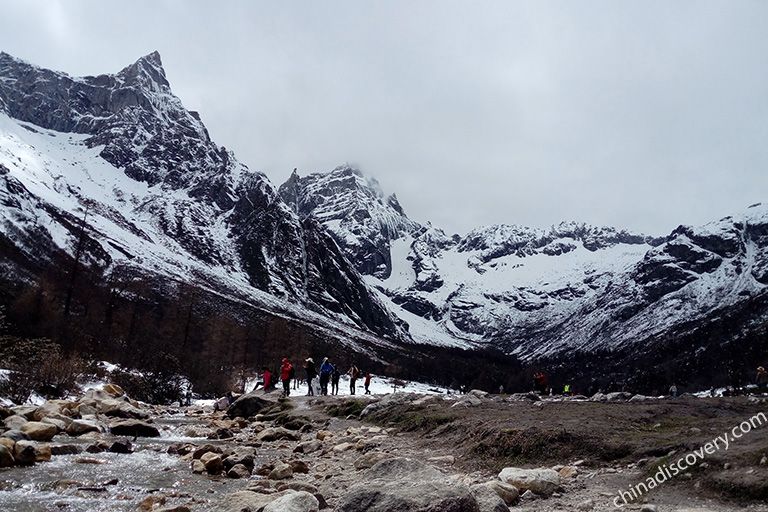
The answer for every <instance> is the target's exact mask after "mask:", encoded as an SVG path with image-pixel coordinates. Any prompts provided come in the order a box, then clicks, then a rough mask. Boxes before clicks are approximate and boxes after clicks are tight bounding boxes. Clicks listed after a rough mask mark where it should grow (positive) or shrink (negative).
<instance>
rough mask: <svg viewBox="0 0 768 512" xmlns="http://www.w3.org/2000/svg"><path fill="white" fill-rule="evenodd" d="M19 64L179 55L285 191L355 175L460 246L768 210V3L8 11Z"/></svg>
mask: <svg viewBox="0 0 768 512" xmlns="http://www.w3.org/2000/svg"><path fill="white" fill-rule="evenodd" d="M0 10H1V12H2V13H3V16H2V17H0V34H1V35H0V47H1V49H3V50H5V51H7V52H9V53H11V54H14V55H16V56H18V57H21V58H24V59H27V60H29V61H31V62H34V63H36V64H39V65H42V66H46V67H51V68H54V69H61V70H65V71H67V72H69V73H71V74H75V75H80V74H97V73H102V72H108V71H117V70H118V69H120V68H122V67H123V66H125V65H126V64H128V63H130V62H132V61H134V60H135V59H136V58H138V57H139V56H141V55H143V54H146V53H149V52H150V51H152V50H155V49H157V50H159V51H160V53H161V55H162V56H163V60H164V64H165V67H166V71H167V74H168V77H169V79H170V81H171V83H172V86H173V87H174V90H175V92H176V93H177V94H178V95H179V96H180V97H181V98H182V100H183V101H184V102H185V104H186V105H187V106H188V107H189V108H191V109H195V110H199V111H200V112H201V114H202V116H203V120H204V121H205V122H206V124H207V125H208V127H209V129H210V131H211V134H212V136H213V137H214V139H215V140H216V141H217V142H218V143H219V144H223V145H225V146H227V147H229V148H231V149H233V150H235V152H236V153H237V155H238V157H239V158H240V159H241V160H243V161H244V162H246V163H247V164H248V165H249V166H250V167H251V168H254V169H260V170H263V171H265V172H266V173H267V174H268V175H269V176H270V177H271V178H272V179H273V181H274V182H275V183H276V184H279V183H280V182H281V181H282V180H284V179H285V178H286V177H287V176H288V174H289V173H290V171H291V169H293V167H298V168H299V169H300V171H301V172H303V173H306V172H310V171H314V170H320V169H329V168H332V167H333V166H335V165H337V164H339V163H342V162H350V163H354V164H356V165H358V166H360V167H361V168H362V169H363V171H364V172H366V173H368V174H370V175H373V176H375V177H376V178H377V179H378V180H379V181H380V182H381V184H382V186H383V188H384V189H385V190H386V191H388V192H396V193H397V194H398V197H399V198H400V200H401V202H402V203H403V206H404V207H405V209H406V211H407V212H408V213H409V215H410V216H411V217H413V218H415V219H416V220H420V221H424V220H432V221H433V222H435V223H436V224H438V225H442V226H444V227H446V228H447V229H448V230H451V231H459V232H462V231H465V230H467V229H470V228H472V227H474V226H477V225H481V224H488V223H495V222H508V223H521V224H527V225H533V226H546V225H549V224H552V223H555V222H558V221H560V220H563V219H576V220H583V221H587V222H591V223H596V224H613V225H618V226H622V227H624V226H626V227H629V228H633V229H637V230H642V231H645V232H650V233H663V232H667V231H669V230H670V229H672V228H674V227H675V226H676V225H677V224H679V223H701V222H705V221H708V220H711V219H715V218H718V217H720V216H723V215H726V214H728V213H730V212H732V211H735V210H739V209H742V208H743V207H745V206H747V205H748V204H750V203H752V202H757V201H760V200H763V199H766V197H765V194H766V190H768V187H767V186H768V173H767V172H766V171H765V166H766V162H768V145H766V144H765V140H766V133H767V132H768V94H766V91H767V90H768V68H766V66H765V65H764V64H765V62H766V60H767V59H766V57H768V38H766V37H765V36H764V32H765V31H764V21H765V19H766V15H768V4H765V3H764V2H750V1H741V2H717V1H716V2H707V1H698V2H690V1H680V2H655V1H650V2H649V1H643V2H639V1H638V2H612V1H602V2H594V1H593V2H587V1H582V2H569V1H565V0H563V1H558V2H555V1H551V2H538V1H537V2H533V1H531V2H508V1H499V2H490V1H486V2H446V1H421V2H409V1H390V2H358V1H344V2H342V1H326V2H314V1H299V2H251V1H240V2H216V3H214V2H201V1H191V2H188V1H157V0H153V1H138V2H130V3H127V2H126V3H123V4H120V5H118V4H117V3H113V2H102V1H98V2H97V1H59V2H57V1H46V2H37V1H25V2H11V1H5V0H0Z"/></svg>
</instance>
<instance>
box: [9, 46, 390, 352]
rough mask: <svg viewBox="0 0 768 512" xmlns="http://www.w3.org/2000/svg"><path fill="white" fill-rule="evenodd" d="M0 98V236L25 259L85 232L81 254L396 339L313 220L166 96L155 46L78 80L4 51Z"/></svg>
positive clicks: (74, 241) (71, 247)
mask: <svg viewBox="0 0 768 512" xmlns="http://www.w3.org/2000/svg"><path fill="white" fill-rule="evenodd" d="M0 101H1V102H2V104H3V105H4V113H0V116H2V119H0V129H1V131H0V166H1V167H0V169H2V176H0V180H2V181H0V184H2V188H1V189H0V206H2V209H1V210H0V215H1V217H0V219H2V233H3V235H4V236H5V237H7V238H8V239H9V240H11V243H13V244H16V245H18V246H20V247H21V248H22V249H23V250H26V251H27V252H28V254H29V256H30V258H32V259H38V260H39V259H40V258H44V257H45V252H46V251H45V250H42V251H40V250H39V247H41V245H39V244H42V247H43V248H45V247H49V248H50V249H53V248H56V247H58V248H61V249H64V250H65V251H67V252H69V253H70V254H74V253H75V252H76V250H77V249H76V246H77V245H78V241H79V240H82V239H86V240H88V244H87V249H88V250H87V251H86V252H87V254H86V255H84V257H86V258H90V259H92V260H95V261H98V262H99V264H100V265H102V266H103V267H105V268H107V269H108V268H109V267H110V266H114V265H116V264H124V263H125V264H129V265H132V266H135V267H137V268H141V269H143V270H151V271H154V272H161V273H163V274H165V275H173V276H180V277H182V278H184V279H189V280H195V279H202V281H203V282H205V283H206V284H207V285H209V286H211V287H212V288H214V289H218V290H221V291H222V293H230V292H234V293H236V294H238V295H242V294H243V293H245V295H246V296H251V298H252V300H259V301H265V302H267V303H270V304H271V303H273V302H274V301H273V299H271V298H270V297H269V296H271V297H274V298H276V299H278V300H279V301H284V304H285V307H287V308H289V309H291V308H293V310H294V311H296V312H299V313H300V312H301V310H302V309H306V310H309V311H312V312H316V313H319V314H320V315H322V316H323V317H327V318H330V319H332V320H333V321H335V322H341V323H345V324H349V325H351V326H355V327H357V328H362V329H365V330H369V331H372V332H374V333H377V334H380V335H387V336H392V337H394V338H401V337H403V336H404V331H403V328H402V326H401V323H400V321H399V320H398V319H397V318H396V317H394V316H393V315H392V314H391V313H390V312H389V311H388V310H387V309H386V307H385V306H384V305H383V304H382V303H381V302H380V301H379V300H378V298H377V297H376V296H375V295H374V294H372V293H371V291H370V290H369V289H368V287H367V285H366V284H365V283H364V282H363V280H362V278H361V276H360V274H359V273H358V272H357V271H356V270H355V268H354V266H352V265H351V264H350V263H349V261H347V259H346V258H345V257H344V256H343V254H342V253H341V252H340V251H339V250H338V248H337V247H336V243H335V242H334V240H333V239H332V238H331V237H329V236H327V234H326V232H325V230H324V228H323V227H322V226H321V225H319V224H318V223H316V222H311V221H302V219H301V218H300V217H299V216H298V215H296V213H295V212H294V211H293V209H292V208H291V207H289V206H288V205H287V204H286V203H285V202H283V201H282V200H281V198H280V196H279V195H278V193H277V190H276V189H275V188H274V187H273V186H272V185H271V183H269V180H268V179H267V178H266V176H264V175H263V174H261V173H259V172H254V171H251V170H249V169H248V168H247V167H246V166H245V165H243V164H241V163H240V162H238V161H237V159H236V158H235V157H234V155H233V154H232V153H231V152H229V151H227V150H226V149H225V148H223V147H219V146H217V145H216V144H215V143H214V142H213V141H211V139H210V137H209V135H208V132H207V130H206V129H205V126H204V125H203V123H202V121H201V120H200V116H199V115H198V114H197V113H195V112H190V111H188V110H186V109H185V108H184V106H183V105H182V103H181V101H180V100H179V99H178V98H177V97H176V96H174V95H173V93H172V92H171V88H170V85H169V83H168V80H167V79H166V76H165V71H164V70H163V67H162V63H161V60H160V56H159V55H158V54H157V53H152V54H150V55H147V56H146V57H143V58H141V59H139V60H138V61H137V62H135V63H134V64H132V65H130V66H128V67H126V68H125V69H123V70H122V71H120V72H118V73H117V74H114V75H100V76H97V77H78V78H75V77H70V76H68V75H66V74H65V73H60V72H55V71H50V70H46V69H41V68H38V67H36V66H33V65H31V64H27V63H25V62H23V61H20V60H18V59H15V58H13V57H11V56H9V55H7V54H4V53H3V54H0ZM83 220H84V227H81V223H82V221H83ZM249 290H251V291H249ZM259 292H266V293H267V294H269V296H265V295H263V294H261V295H259Z"/></svg>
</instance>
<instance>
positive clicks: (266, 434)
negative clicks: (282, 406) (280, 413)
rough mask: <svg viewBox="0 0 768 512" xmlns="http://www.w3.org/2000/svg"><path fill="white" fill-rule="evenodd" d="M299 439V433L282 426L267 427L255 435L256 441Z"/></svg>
mask: <svg viewBox="0 0 768 512" xmlns="http://www.w3.org/2000/svg"><path fill="white" fill-rule="evenodd" d="M300 439H301V434H300V433H298V432H294V431H292V430H288V429H287V428H283V427H269V428H265V429H264V430H262V431H261V432H259V433H258V434H257V435H256V440H257V441H263V442H269V441H281V440H288V441H298V440H300Z"/></svg>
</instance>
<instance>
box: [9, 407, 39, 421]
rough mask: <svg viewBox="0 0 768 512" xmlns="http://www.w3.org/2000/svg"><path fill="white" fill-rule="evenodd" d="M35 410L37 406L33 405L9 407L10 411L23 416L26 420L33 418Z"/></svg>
mask: <svg viewBox="0 0 768 512" xmlns="http://www.w3.org/2000/svg"><path fill="white" fill-rule="evenodd" d="M36 410H37V406H35V405H17V406H15V407H11V411H12V412H13V414H14V415H16V416H23V417H24V418H26V419H27V420H30V421H32V420H34V419H35V411H36Z"/></svg>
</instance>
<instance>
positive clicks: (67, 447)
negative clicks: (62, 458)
mask: <svg viewBox="0 0 768 512" xmlns="http://www.w3.org/2000/svg"><path fill="white" fill-rule="evenodd" d="M81 451H82V449H81V448H80V447H79V446H77V445H74V444H54V445H51V455H77V454H78V453H80V452H81Z"/></svg>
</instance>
